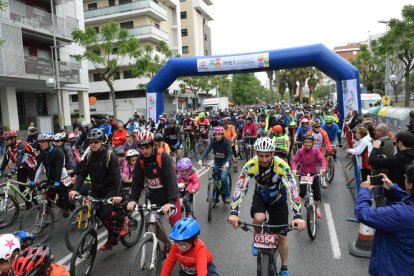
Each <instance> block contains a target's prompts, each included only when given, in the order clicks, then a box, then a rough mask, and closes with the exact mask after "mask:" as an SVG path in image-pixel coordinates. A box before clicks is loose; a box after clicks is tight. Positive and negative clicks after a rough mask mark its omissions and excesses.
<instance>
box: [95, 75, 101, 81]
mask: <svg viewBox="0 0 414 276" xmlns="http://www.w3.org/2000/svg"><path fill="white" fill-rule="evenodd" d="M93 81H102V77H101V74H99V73H95V74H93Z"/></svg>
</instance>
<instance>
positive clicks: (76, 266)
mask: <svg viewBox="0 0 414 276" xmlns="http://www.w3.org/2000/svg"><path fill="white" fill-rule="evenodd" d="M97 248H98V238H97V236H96V231H95V229H91V228H89V229H87V230H86V231H84V232H83V233H82V235H81V237H80V239H79V242H78V244H77V245H76V246H75V250H74V251H73V255H72V258H71V259H70V275H71V276H77V275H87V276H88V275H90V274H91V270H92V267H93V263H94V262H95V257H96V251H97Z"/></svg>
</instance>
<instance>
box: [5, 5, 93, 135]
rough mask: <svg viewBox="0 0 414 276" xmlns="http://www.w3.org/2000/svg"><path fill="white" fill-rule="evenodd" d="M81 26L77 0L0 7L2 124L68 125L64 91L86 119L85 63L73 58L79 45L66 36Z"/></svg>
mask: <svg viewBox="0 0 414 276" xmlns="http://www.w3.org/2000/svg"><path fill="white" fill-rule="evenodd" d="M83 24H84V22H83V10H82V1H81V0H36V1H33V0H20V1H16V0H8V1H7V7H6V8H5V10H3V11H0V39H1V40H2V41H3V45H2V46H1V47H0V102H1V104H0V110H1V112H0V121H1V123H2V126H4V127H7V128H10V129H15V130H19V129H26V128H27V126H28V124H29V122H34V123H35V125H38V126H39V128H40V130H42V131H45V130H51V131H54V130H56V127H57V126H58V125H59V119H58V118H60V125H65V126H69V125H71V117H70V108H69V91H71V92H72V93H75V94H77V96H78V98H79V99H80V105H79V106H80V108H79V109H80V113H81V114H82V115H83V116H85V118H89V102H88V85H89V83H88V75H87V63H86V62H78V61H76V59H75V57H74V55H76V54H79V53H82V48H80V47H78V46H76V45H74V43H73V41H72V37H71V32H72V30H74V29H75V28H83ZM47 82H48V83H49V86H50V84H52V86H53V87H52V89H51V88H49V87H48V85H47ZM59 103H60V104H59ZM49 124H50V126H49Z"/></svg>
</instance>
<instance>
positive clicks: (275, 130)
mask: <svg viewBox="0 0 414 276" xmlns="http://www.w3.org/2000/svg"><path fill="white" fill-rule="evenodd" d="M272 130H273V132H275V133H282V131H283V128H282V126H281V125H275V126H273V127H272Z"/></svg>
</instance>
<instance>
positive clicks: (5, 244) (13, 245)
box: [0, 234, 21, 276]
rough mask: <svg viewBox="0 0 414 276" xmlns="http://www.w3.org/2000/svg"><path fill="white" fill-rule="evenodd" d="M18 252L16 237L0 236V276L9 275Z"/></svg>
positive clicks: (18, 242) (11, 235)
mask: <svg viewBox="0 0 414 276" xmlns="http://www.w3.org/2000/svg"><path fill="white" fill-rule="evenodd" d="M20 250H21V248H20V241H19V239H18V237H16V236H15V235H13V234H4V235H1V236H0V276H6V275H10V272H11V268H12V263H13V262H14V260H15V259H16V257H17V255H18V254H19V252H20Z"/></svg>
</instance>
